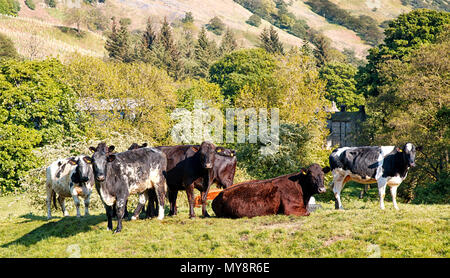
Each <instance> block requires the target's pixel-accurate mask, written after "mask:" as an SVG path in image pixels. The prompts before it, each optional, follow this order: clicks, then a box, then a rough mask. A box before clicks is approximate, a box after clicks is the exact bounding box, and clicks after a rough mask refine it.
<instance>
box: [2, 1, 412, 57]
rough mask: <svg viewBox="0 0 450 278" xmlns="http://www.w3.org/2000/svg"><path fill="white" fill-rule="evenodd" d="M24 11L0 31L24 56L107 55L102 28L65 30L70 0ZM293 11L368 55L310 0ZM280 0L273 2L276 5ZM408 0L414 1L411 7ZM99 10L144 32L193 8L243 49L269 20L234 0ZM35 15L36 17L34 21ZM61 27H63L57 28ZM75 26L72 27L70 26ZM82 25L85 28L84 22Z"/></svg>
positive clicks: (110, 5)
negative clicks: (253, 21)
mask: <svg viewBox="0 0 450 278" xmlns="http://www.w3.org/2000/svg"><path fill="white" fill-rule="evenodd" d="M330 1H331V2H332V3H334V4H337V5H338V6H339V8H341V9H343V10H346V11H348V12H349V13H351V14H352V15H354V16H360V15H365V16H370V17H371V18H373V19H375V20H376V21H377V22H378V23H379V24H381V23H382V22H384V21H386V20H389V19H392V18H394V17H396V16H398V15H399V14H401V13H403V12H407V11H410V10H411V9H412V8H416V7H417V4H414V3H415V2H417V1H402V0H364V1H357V0H330ZM19 2H20V5H21V10H20V12H19V16H18V17H17V18H10V17H4V16H2V17H1V24H0V32H3V33H6V34H8V35H9V36H10V37H11V39H12V40H13V41H14V42H15V44H16V45H17V47H18V51H19V53H20V54H22V55H24V56H25V57H30V58H37V57H45V56H47V55H50V56H57V55H60V56H62V57H64V56H65V55H66V54H68V53H72V52H74V51H78V52H80V53H82V54H85V55H92V56H100V57H101V56H103V55H104V53H105V52H104V49H103V44H104V37H102V32H101V31H97V33H94V32H86V34H85V36H83V37H80V36H73V34H70V32H69V33H68V32H63V31H61V30H62V28H61V26H64V25H66V24H65V14H67V13H66V11H67V9H66V8H67V4H65V3H66V1H57V6H56V8H49V7H48V6H47V5H46V4H45V3H44V0H34V2H35V3H36V8H35V10H31V9H29V8H28V7H27V6H26V5H25V3H24V1H23V0H20V1H19ZM285 2H286V3H288V10H289V12H291V13H293V14H294V15H295V16H296V17H297V18H298V19H303V20H305V22H306V23H307V25H308V26H309V27H311V28H313V29H315V30H317V31H320V32H323V34H324V35H325V36H326V37H328V38H329V39H330V40H331V43H332V46H333V47H335V48H336V49H338V50H340V51H343V50H345V49H350V50H353V51H354V52H355V55H356V56H357V57H358V58H365V56H366V55H367V50H368V49H369V48H370V47H371V46H370V45H369V44H368V43H367V42H365V41H364V40H362V39H361V38H360V37H359V36H358V35H357V34H356V32H355V31H353V30H350V29H348V28H346V27H343V26H341V25H337V24H333V23H330V22H329V20H327V19H325V18H324V17H323V16H321V15H319V14H317V13H315V12H313V11H312V10H311V7H310V6H308V5H307V4H305V2H307V0H292V1H285ZM413 2H414V3H413ZM275 3H276V1H274V2H273V5H275ZM408 3H413V4H414V5H415V6H411V5H410V4H408ZM95 8H96V9H97V10H99V11H101V13H102V14H103V15H104V19H105V21H106V22H108V21H109V18H111V17H112V16H116V17H118V18H122V17H127V18H130V19H131V25H130V28H131V29H132V30H143V29H144V28H145V23H146V21H147V19H148V17H151V18H152V20H153V22H154V23H156V25H158V24H159V23H160V22H161V21H162V20H163V18H164V17H166V18H167V19H168V21H169V22H172V23H174V22H179V20H181V19H182V18H183V17H184V15H185V14H186V12H191V13H192V15H193V17H194V19H195V21H194V25H195V27H194V32H197V31H198V30H200V27H201V26H204V25H205V24H207V23H208V22H209V20H210V19H211V18H213V17H214V16H218V17H219V18H220V19H221V20H222V21H223V22H224V23H225V24H226V26H227V27H229V28H231V29H233V30H234V32H235V34H236V37H237V41H238V44H239V45H240V46H241V47H252V46H257V45H258V43H259V39H258V36H259V34H260V33H261V31H262V30H263V29H264V28H266V27H268V26H270V25H271V23H269V22H267V21H265V20H262V24H261V25H260V26H259V27H254V26H251V25H249V24H247V23H246V20H247V19H248V18H249V17H250V16H251V15H252V12H250V11H249V10H247V9H246V8H244V7H243V6H241V5H240V4H238V3H236V2H235V1H233V0H215V1H205V0H127V1H124V0H107V1H106V2H105V3H97V4H95ZM31 19H33V20H31ZM58 26H59V27H58ZM71 27H74V26H71ZM82 28H83V29H86V27H85V26H83V25H82ZM275 29H276V30H277V31H278V33H279V37H280V40H281V41H282V42H283V43H284V44H285V46H286V47H287V48H288V49H289V48H290V47H292V46H301V45H303V44H304V41H303V40H302V39H300V38H298V37H296V36H294V35H292V34H289V33H287V32H286V31H285V30H281V29H279V28H277V27H275ZM66 31H67V30H66ZM208 36H210V37H211V38H215V39H216V40H218V41H219V40H220V37H218V36H217V35H214V34H213V33H211V32H208ZM33 41H37V42H38V44H37V45H38V46H39V47H37V48H38V49H39V50H40V52H39V53H38V54H30V50H29V49H28V48H30V47H29V45H30V44H33V43H31V42H33Z"/></svg>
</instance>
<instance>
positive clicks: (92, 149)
mask: <svg viewBox="0 0 450 278" xmlns="http://www.w3.org/2000/svg"><path fill="white" fill-rule="evenodd" d="M89 150H90V151H91V152H93V153H95V152H96V151H97V148H95V147H89Z"/></svg>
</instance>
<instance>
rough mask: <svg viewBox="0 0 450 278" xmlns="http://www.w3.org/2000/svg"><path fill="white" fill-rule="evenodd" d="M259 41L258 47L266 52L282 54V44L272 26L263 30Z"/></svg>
mask: <svg viewBox="0 0 450 278" xmlns="http://www.w3.org/2000/svg"><path fill="white" fill-rule="evenodd" d="M259 39H260V41H261V44H260V46H261V47H262V48H264V49H265V50H266V51H267V52H269V53H272V54H282V55H283V54H284V48H283V44H282V43H281V41H280V39H279V38H278V33H277V31H276V30H275V29H274V28H273V26H270V29H267V28H264V30H263V31H262V32H261V34H260V35H259Z"/></svg>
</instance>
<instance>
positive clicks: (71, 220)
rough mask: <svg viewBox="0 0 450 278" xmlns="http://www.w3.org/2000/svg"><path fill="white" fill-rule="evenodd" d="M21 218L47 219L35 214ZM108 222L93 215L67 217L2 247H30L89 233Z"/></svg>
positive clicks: (38, 228) (104, 217) (30, 219)
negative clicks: (51, 240)
mask: <svg viewBox="0 0 450 278" xmlns="http://www.w3.org/2000/svg"><path fill="white" fill-rule="evenodd" d="M20 217H21V218H25V219H29V221H38V220H43V219H42V218H44V219H46V217H43V216H37V215H33V214H30V213H28V214H24V215H22V216H20ZM104 221H106V215H105V214H100V215H91V216H87V217H81V218H77V217H75V216H67V217H64V218H61V219H60V220H58V221H50V222H48V223H45V224H43V225H41V226H39V227H37V228H35V229H34V230H32V231H31V232H29V233H27V234H25V235H23V236H21V237H20V238H18V239H16V240H14V241H11V242H8V243H5V244H3V245H1V246H0V247H2V248H7V247H9V246H11V245H15V244H20V245H24V246H30V245H33V244H36V243H38V242H39V241H41V240H45V239H47V238H49V237H57V238H68V237H71V236H74V235H77V234H79V233H83V232H88V231H90V230H91V227H92V226H95V225H97V224H99V223H101V222H104Z"/></svg>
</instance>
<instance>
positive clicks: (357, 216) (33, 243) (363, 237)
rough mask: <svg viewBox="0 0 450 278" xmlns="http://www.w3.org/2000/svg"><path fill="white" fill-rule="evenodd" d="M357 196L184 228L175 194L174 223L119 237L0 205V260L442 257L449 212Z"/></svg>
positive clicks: (139, 227) (136, 226) (100, 216)
mask: <svg viewBox="0 0 450 278" xmlns="http://www.w3.org/2000/svg"><path fill="white" fill-rule="evenodd" d="M358 189H359V188H357V187H354V188H353V187H351V186H350V188H348V189H347V191H346V189H344V193H343V196H344V197H345V196H346V195H347V197H346V198H344V199H343V203H344V206H345V207H346V210H345V211H336V210H334V202H333V201H332V200H329V201H322V202H319V203H320V204H321V205H322V206H323V208H322V209H319V210H317V211H316V212H314V213H312V214H311V215H310V216H309V217H294V216H284V215H276V216H266V217H255V218H251V219H248V218H244V219H219V218H215V217H211V218H207V219H205V218H201V217H197V218H196V219H192V220H191V219H189V218H188V209H187V206H186V203H187V202H186V201H185V200H184V199H186V196H185V193H180V194H179V209H178V215H177V216H175V217H167V216H166V217H165V218H164V220H163V221H158V220H157V219H152V220H137V221H125V222H124V224H123V225H124V226H123V230H122V232H121V233H119V234H112V232H111V231H107V230H106V216H105V213H104V211H103V210H91V216H88V217H82V218H80V219H78V218H76V217H74V216H73V215H74V214H75V211H70V214H71V215H72V216H69V217H66V218H62V217H61V212H60V211H58V212H54V213H53V215H54V216H55V217H54V219H52V220H50V221H47V220H46V212H45V211H35V210H34V209H32V208H30V207H29V206H28V205H27V204H28V201H27V200H26V199H25V198H24V195H17V196H6V197H0V257H69V256H81V257H158V258H159V257H233V258H235V257H238V258H240V257H245V258H251V257H293V258H299V257H362V258H366V257H370V256H375V257H377V256H381V257H447V258H448V257H449V256H450V254H449V251H450V246H449V244H450V238H449V235H450V234H449V227H450V226H449V218H450V205H411V204H401V203H400V204H399V206H400V211H395V210H394V209H393V207H392V203H391V202H386V210H385V211H381V210H380V209H379V208H378V200H377V198H376V189H372V190H371V191H370V193H369V195H368V196H367V197H365V198H364V199H362V200H359V199H357V198H355V197H354V195H356V194H357V192H358ZM94 194H97V193H96V192H95V193H94ZM67 202H72V200H70V199H67ZM132 209H133V208H131V207H129V210H132ZM208 210H209V212H210V214H212V215H213V212H212V210H211V207H208ZM166 213H167V212H166ZM196 214H197V215H200V214H201V211H200V209H196ZM113 224H114V227H115V226H116V225H117V222H116V221H114V222H113Z"/></svg>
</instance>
